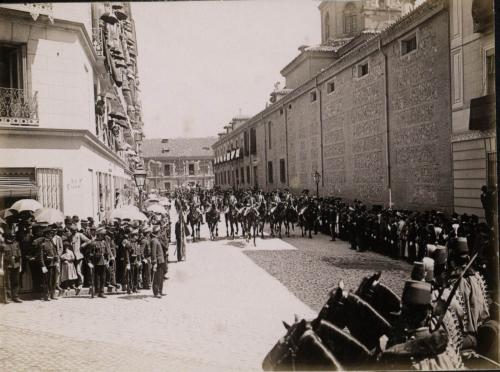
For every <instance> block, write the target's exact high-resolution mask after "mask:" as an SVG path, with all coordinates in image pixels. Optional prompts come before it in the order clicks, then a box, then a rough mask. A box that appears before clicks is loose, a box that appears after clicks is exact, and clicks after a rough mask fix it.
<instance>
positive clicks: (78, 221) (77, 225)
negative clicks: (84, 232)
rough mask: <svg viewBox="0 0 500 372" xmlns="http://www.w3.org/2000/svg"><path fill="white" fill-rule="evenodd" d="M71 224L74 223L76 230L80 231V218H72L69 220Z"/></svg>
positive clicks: (75, 216)
mask: <svg viewBox="0 0 500 372" xmlns="http://www.w3.org/2000/svg"><path fill="white" fill-rule="evenodd" d="M71 222H72V223H74V224H75V225H76V227H77V228H78V230H80V228H81V224H80V217H78V216H77V215H74V216H73V217H72V218H71Z"/></svg>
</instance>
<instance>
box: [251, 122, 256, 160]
mask: <svg viewBox="0 0 500 372" xmlns="http://www.w3.org/2000/svg"><path fill="white" fill-rule="evenodd" d="M250 154H252V155H255V154H257V133H256V130H255V128H251V129H250Z"/></svg>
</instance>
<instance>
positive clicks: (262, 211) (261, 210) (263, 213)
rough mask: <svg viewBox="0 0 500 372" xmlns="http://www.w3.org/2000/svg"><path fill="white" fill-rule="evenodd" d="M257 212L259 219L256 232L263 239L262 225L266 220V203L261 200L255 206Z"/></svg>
mask: <svg viewBox="0 0 500 372" xmlns="http://www.w3.org/2000/svg"><path fill="white" fill-rule="evenodd" d="M257 211H258V212H259V221H258V228H259V230H258V234H260V237H261V239H264V225H265V224H266V221H267V206H266V203H263V202H261V203H260V204H259V206H258V208H257Z"/></svg>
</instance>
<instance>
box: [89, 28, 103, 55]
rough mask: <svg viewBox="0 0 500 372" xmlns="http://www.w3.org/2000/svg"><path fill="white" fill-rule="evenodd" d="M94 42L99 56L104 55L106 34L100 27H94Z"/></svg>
mask: <svg viewBox="0 0 500 372" xmlns="http://www.w3.org/2000/svg"><path fill="white" fill-rule="evenodd" d="M92 44H94V49H95V52H96V53H97V55H98V56H99V57H104V35H103V32H102V29H101V28H100V27H97V28H93V29H92Z"/></svg>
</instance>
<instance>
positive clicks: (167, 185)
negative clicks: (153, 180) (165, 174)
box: [165, 182, 170, 190]
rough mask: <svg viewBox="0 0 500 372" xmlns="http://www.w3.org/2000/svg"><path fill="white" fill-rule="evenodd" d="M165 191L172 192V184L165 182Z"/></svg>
mask: <svg viewBox="0 0 500 372" xmlns="http://www.w3.org/2000/svg"><path fill="white" fill-rule="evenodd" d="M165 190H170V182H165Z"/></svg>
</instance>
